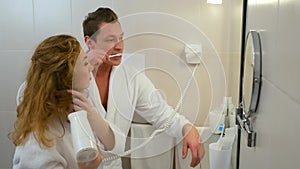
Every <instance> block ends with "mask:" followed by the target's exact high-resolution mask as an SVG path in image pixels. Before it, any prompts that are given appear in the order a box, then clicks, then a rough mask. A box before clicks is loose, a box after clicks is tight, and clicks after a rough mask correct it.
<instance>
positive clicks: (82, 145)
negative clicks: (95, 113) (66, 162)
mask: <svg viewBox="0 0 300 169" xmlns="http://www.w3.org/2000/svg"><path fill="white" fill-rule="evenodd" d="M68 119H69V120H70V124H71V135H72V142H73V148H74V151H75V156H76V160H77V162H80V163H85V162H89V161H92V160H94V159H96V157H97V156H98V148H97V145H96V140H95V137H94V134H93V131H92V129H91V126H90V123H89V121H88V119H87V112H86V111H84V110H80V111H77V112H74V113H71V114H69V115H68Z"/></svg>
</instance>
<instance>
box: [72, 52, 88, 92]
mask: <svg viewBox="0 0 300 169" xmlns="http://www.w3.org/2000/svg"><path fill="white" fill-rule="evenodd" d="M92 69H93V67H92V65H91V64H90V63H89V62H88V60H87V56H86V54H85V53H84V52H83V50H82V49H81V52H80V54H79V56H78V59H77V61H76V64H75V68H74V74H73V89H74V90H77V91H79V92H82V91H83V90H84V89H86V88H88V87H89V85H90V80H91V71H92Z"/></svg>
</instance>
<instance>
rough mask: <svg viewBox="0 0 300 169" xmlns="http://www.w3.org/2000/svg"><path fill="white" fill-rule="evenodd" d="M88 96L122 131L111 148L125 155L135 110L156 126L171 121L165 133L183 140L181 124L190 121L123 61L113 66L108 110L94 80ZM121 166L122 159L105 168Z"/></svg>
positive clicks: (108, 119)
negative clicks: (102, 101)
mask: <svg viewBox="0 0 300 169" xmlns="http://www.w3.org/2000/svg"><path fill="white" fill-rule="evenodd" d="M89 96H90V100H92V103H93V105H94V106H95V108H96V109H97V111H98V112H100V114H101V116H102V117H103V118H105V119H106V120H107V121H108V122H110V123H111V124H114V125H115V126H117V127H118V128H119V129H120V130H121V133H115V136H116V142H115V143H116V145H115V149H114V150H112V151H114V152H115V153H118V154H122V152H118V150H124V149H125V140H126V138H125V136H127V134H128V132H129V129H130V127H131V122H132V119H133V115H134V114H135V113H137V114H138V115H140V116H141V117H142V118H144V119H145V120H146V121H148V122H149V123H151V124H152V125H153V126H154V127H155V128H163V127H164V126H165V125H166V124H167V123H169V126H170V127H169V128H168V129H167V130H166V133H167V134H168V135H170V136H172V137H176V138H177V140H181V139H182V137H183V136H182V127H183V126H184V125H185V124H187V123H189V121H188V120H187V119H186V118H185V117H184V116H182V115H179V114H178V113H176V112H175V111H174V109H173V108H171V107H170V106H168V105H167V103H166V102H165V100H164V99H163V98H162V97H161V95H160V93H159V91H158V90H157V89H156V88H155V87H154V85H153V84H152V82H151V81H150V80H149V79H148V78H147V77H146V76H145V75H144V74H143V73H141V72H138V71H137V70H135V69H133V68H131V67H129V66H127V65H126V64H121V65H120V66H117V67H113V69H112V72H111V76H110V82H109V94H108V103H107V111H105V109H104V107H103V106H102V104H101V99H100V95H99V91H98V88H97V85H96V82H95V80H93V79H92V81H91V84H90V87H89ZM170 144H172V143H170ZM131 148H134V147H131ZM162 153H163V152H162ZM112 163H113V164H112ZM114 165H116V166H114ZM120 166H121V160H120V159H117V160H114V161H108V162H103V168H109V169H120Z"/></svg>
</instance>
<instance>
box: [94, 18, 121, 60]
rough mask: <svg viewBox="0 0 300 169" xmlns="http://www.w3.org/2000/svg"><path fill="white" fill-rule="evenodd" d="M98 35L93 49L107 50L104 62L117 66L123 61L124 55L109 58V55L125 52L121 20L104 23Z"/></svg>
mask: <svg viewBox="0 0 300 169" xmlns="http://www.w3.org/2000/svg"><path fill="white" fill-rule="evenodd" d="M98 31H99V32H98V35H97V36H96V37H95V41H93V43H92V45H91V49H100V50H102V51H104V52H106V56H105V57H104V58H103V62H104V63H107V64H110V65H113V66H117V65H119V64H120V63H121V60H122V55H121V56H116V57H112V58H109V55H114V54H118V53H123V49H124V41H123V35H124V33H123V31H122V28H121V25H120V23H119V22H115V23H102V24H101V25H100V29H99V30H98Z"/></svg>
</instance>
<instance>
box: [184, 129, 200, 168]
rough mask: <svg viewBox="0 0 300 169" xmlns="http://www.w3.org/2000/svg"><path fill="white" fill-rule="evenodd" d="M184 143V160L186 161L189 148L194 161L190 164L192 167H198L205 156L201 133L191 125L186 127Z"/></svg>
mask: <svg viewBox="0 0 300 169" xmlns="http://www.w3.org/2000/svg"><path fill="white" fill-rule="evenodd" d="M182 131H183V135H184V139H183V143H182V159H185V158H186V156H187V153H188V148H189V149H190V150H191V153H192V161H191V163H190V166H191V167H196V166H197V165H198V164H199V163H200V161H201V159H202V158H203V156H204V152H205V150H204V146H203V144H202V143H201V140H200V136H199V133H198V131H197V129H196V128H195V127H194V126H192V125H190V124H186V125H184V127H183V129H182Z"/></svg>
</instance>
